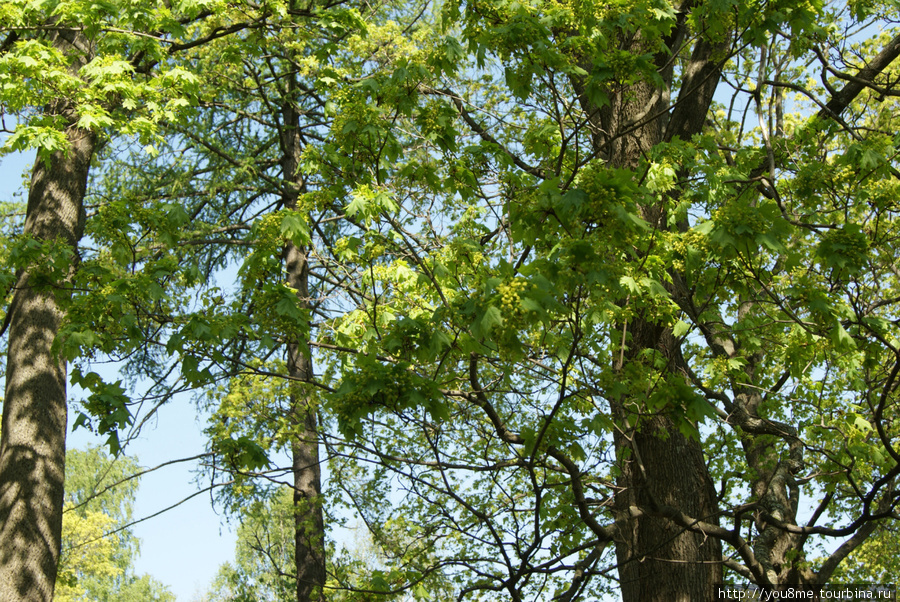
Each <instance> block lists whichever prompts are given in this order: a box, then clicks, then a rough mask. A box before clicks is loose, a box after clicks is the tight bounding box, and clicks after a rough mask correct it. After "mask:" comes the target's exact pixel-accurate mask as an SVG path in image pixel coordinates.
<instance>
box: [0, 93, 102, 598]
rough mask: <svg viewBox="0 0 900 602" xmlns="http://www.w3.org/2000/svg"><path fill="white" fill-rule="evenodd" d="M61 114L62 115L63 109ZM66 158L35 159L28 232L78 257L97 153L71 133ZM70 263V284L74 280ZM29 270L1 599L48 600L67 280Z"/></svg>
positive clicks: (0, 512)
mask: <svg viewBox="0 0 900 602" xmlns="http://www.w3.org/2000/svg"><path fill="white" fill-rule="evenodd" d="M56 112H57V113H63V112H64V111H63V110H62V109H60V108H58V109H57V111H56ZM67 136H68V140H69V148H68V150H67V152H56V153H53V155H52V156H51V157H50V158H49V160H48V161H46V162H45V161H43V160H41V159H40V158H39V159H38V160H37V161H36V163H35V166H34V171H33V174H32V179H31V188H30V191H29V195H28V209H27V213H26V218H25V233H26V235H30V236H32V237H34V238H35V239H37V240H40V241H56V243H57V244H60V245H64V246H65V247H66V248H67V249H68V250H70V251H71V252H72V257H73V258H74V257H75V251H76V246H77V244H78V241H79V240H80V238H81V235H82V232H83V230H84V209H83V200H84V195H85V191H86V188H87V176H88V169H89V167H90V162H91V156H92V155H93V152H94V147H95V143H96V140H95V136H94V135H93V134H91V133H90V132H86V131H84V130H81V129H78V128H75V127H70V128H69V129H68V131H67ZM74 268H75V266H74V263H73V265H72V266H71V270H70V271H69V274H68V275H67V276H71V273H72V271H73V270H74ZM41 270H42V266H34V267H33V268H30V269H28V270H26V271H23V272H22V273H20V274H19V277H18V281H17V285H16V290H15V294H14V296H13V300H12V303H11V305H10V308H9V315H8V323H9V350H8V356H7V364H6V396H5V398H4V402H3V428H2V431H3V432H2V439H0V600H4V601H5V600H10V601H13V600H15V601H17V602H21V601H32V600H34V601H49V600H51V599H52V597H53V589H54V584H55V581H56V573H57V563H58V561H59V553H60V546H61V534H62V508H63V481H64V473H65V455H66V416H67V407H66V362H65V360H64V359H63V358H60V357H58V355H56V354H55V353H54V351H53V349H52V346H53V342H54V339H55V338H56V335H57V332H58V331H59V327H60V323H61V321H62V319H63V317H64V314H65V308H64V305H63V302H64V299H65V297H66V296H67V294H68V293H67V292H66V290H65V288H66V284H67V283H66V278H67V276H64V277H63V278H62V279H61V280H59V279H58V280H56V281H50V280H48V278H47V275H46V274H42V273H41Z"/></svg>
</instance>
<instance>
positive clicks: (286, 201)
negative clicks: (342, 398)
mask: <svg viewBox="0 0 900 602" xmlns="http://www.w3.org/2000/svg"><path fill="white" fill-rule="evenodd" d="M291 83H293V82H291ZM290 92H294V93H296V90H295V89H294V86H291V85H290V84H289V98H293V97H294V96H293V95H291V94H290ZM282 117H283V122H282V128H283V131H282V133H281V142H282V170H283V172H284V173H283V177H284V190H283V193H282V204H283V206H284V208H285V209H291V210H296V209H297V199H298V198H299V194H300V191H301V190H302V189H303V181H302V178H301V177H300V174H299V158H300V153H301V151H302V144H303V141H302V139H301V136H300V129H299V126H300V123H299V120H300V115H299V113H298V112H297V111H296V109H295V108H294V107H293V105H291V104H290V103H288V104H286V105H285V106H284V108H283V110H282ZM284 259H285V269H286V271H287V283H288V286H290V287H291V288H293V289H296V291H297V296H298V298H299V299H300V302H301V304H303V305H304V306H305V307H306V308H307V309H308V308H309V305H310V302H309V298H310V297H309V250H308V249H307V248H304V247H301V246H298V245H297V244H295V243H293V242H288V243H287V244H286V246H285V250H284ZM309 326H310V325H309V323H308V322H307V324H306V327H305V328H303V329H301V330H302V331H303V333H298V335H299V336H300V337H301V338H302V337H307V336H308V335H307V334H306V333H308V332H309ZM288 375H289V376H290V378H291V379H293V380H294V381H295V382H297V381H299V382H310V381H311V380H312V378H313V362H312V356H311V354H310V349H309V342H308V340H306V339H305V338H303V339H302V340H296V341H293V342H291V343H290V344H289V345H288ZM293 390H294V393H292V394H291V414H292V419H293V424H294V427H295V429H296V433H295V438H294V441H293V443H292V445H291V453H292V469H293V477H294V512H295V524H296V533H295V562H296V571H297V601H298V602H307V601H309V602H324V601H325V594H324V588H325V578H326V574H325V520H324V516H323V513H322V499H321V495H322V483H321V481H322V476H321V467H320V464H319V432H318V424H317V416H316V407H315V403H314V400H312V399H311V398H310V397H309V396H308V394H307V391H308V390H306V389H300V388H298V387H294V389H293Z"/></svg>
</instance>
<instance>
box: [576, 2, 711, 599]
mask: <svg viewBox="0 0 900 602" xmlns="http://www.w3.org/2000/svg"><path fill="white" fill-rule="evenodd" d="M687 31H688V29H687V25H686V19H685V15H684V14H682V15H681V17H680V18H679V23H678V25H677V26H676V27H675V29H674V30H673V32H672V34H671V35H670V37H669V39H667V40H666V44H667V46H668V47H669V48H670V50H671V52H672V53H677V52H679V49H680V47H681V45H682V43H683V40H684V39H685V38H686V33H687ZM645 46H646V43H645V42H644V41H643V40H642V39H641V35H640V33H635V34H632V36H631V38H629V39H627V40H622V46H621V47H622V48H627V49H629V50H630V51H631V52H633V53H635V54H642V53H643V52H645V50H644V47H645ZM721 50H723V45H722V44H719V45H716V46H714V45H711V44H710V43H709V42H707V41H705V40H704V39H702V38H701V39H699V40H698V41H697V42H695V45H694V52H693V55H692V56H691V57H690V60H689V61H687V62H686V63H685V66H684V67H683V68H682V73H681V76H682V86H681V92H680V94H679V96H678V105H677V106H676V107H675V109H674V110H672V107H671V99H670V96H669V95H670V92H669V89H668V87H669V85H670V84H671V82H672V81H673V65H674V63H675V61H673V60H671V54H669V53H661V54H660V55H658V56H657V57H656V61H655V62H656V64H657V65H658V66H659V71H658V73H659V75H660V76H661V77H662V80H663V81H664V82H665V86H663V87H662V88H660V87H657V86H655V85H653V84H651V83H650V82H647V81H638V82H637V83H634V84H630V85H627V86H626V85H622V84H615V85H613V86H611V87H610V89H609V90H608V97H609V103H608V104H606V105H604V106H602V107H598V106H593V105H592V104H591V102H590V101H589V100H588V99H587V98H586V97H585V95H584V94H583V90H582V89H581V87H580V85H579V82H577V81H576V82H574V84H575V89H576V92H577V93H579V96H580V98H579V101H580V103H581V106H582V108H583V109H585V111H586V112H587V113H588V114H589V115H592V116H593V117H592V119H593V121H594V128H593V130H594V132H595V135H594V138H593V142H594V145H595V151H596V152H597V155H598V156H600V157H606V159H607V163H608V164H609V165H610V166H611V167H616V168H626V169H636V168H637V167H638V165H639V163H640V161H641V159H642V157H646V156H647V154H648V153H649V151H650V150H651V149H652V148H653V147H654V146H656V145H657V144H659V143H661V142H663V141H665V140H666V139H671V138H673V137H674V136H679V137H680V138H682V139H686V140H687V139H690V137H691V136H692V135H693V134H695V133H698V132H699V131H700V129H701V128H702V127H703V124H704V122H705V119H706V112H707V111H708V109H709V105H710V101H711V99H712V93H713V91H714V90H715V87H716V85H717V83H718V79H719V69H718V66H717V65H716V64H715V63H714V62H713V60H712V59H711V57H712V56H713V55H714V54H715V53H716V51H721ZM720 54H722V53H721V52H720ZM670 111H671V113H670ZM641 123H643V125H642V126H640V127H635V126H636V125H638V124H641ZM640 210H641V213H642V217H643V218H644V219H645V220H646V221H647V222H648V223H650V224H651V226H652V227H655V228H658V229H665V228H666V227H667V218H666V215H665V213H664V211H663V209H662V208H660V207H658V206H652V205H646V206H642V207H641V208H640ZM620 331H624V332H625V333H627V337H628V338H629V339H630V340H628V341H627V342H623V344H625V345H626V346H627V353H626V354H625V355H624V358H623V359H624V360H625V361H639V357H640V356H641V351H642V350H647V349H653V350H657V351H659V352H660V353H662V354H663V356H664V357H666V358H668V359H669V366H668V368H667V370H668V371H669V372H672V373H678V372H680V370H681V367H682V366H681V363H682V362H683V360H681V351H680V348H679V344H678V342H677V340H676V339H675V338H674V337H673V336H672V333H671V329H669V328H667V327H664V326H663V325H661V324H658V323H656V322H654V321H653V320H652V319H650V320H648V319H646V318H644V317H642V316H640V315H638V316H636V317H635V318H634V319H633V320H631V321H630V322H629V323H628V324H627V325H622V327H621V330H620ZM673 378H683V375H679V374H673ZM646 401H647V400H646V399H645V398H644V397H642V396H641V394H635V395H632V396H630V397H627V398H619V399H615V398H614V399H610V405H611V408H612V413H613V416H614V418H615V419H616V421H617V424H618V425H619V428H620V429H621V430H617V432H616V434H615V447H616V455H617V464H618V466H619V470H620V473H619V476H618V477H617V479H616V485H617V488H618V490H619V493H618V494H617V495H616V498H615V503H614V507H613V509H614V512H615V515H616V519H617V523H618V524H619V527H620V528H619V531H620V537H619V538H618V540H617V542H616V555H617V560H618V563H619V578H620V582H621V593H622V600H623V601H624V602H655V601H658V602H690V601H694V600H712V599H714V591H715V588H714V585H715V584H716V583H721V582H722V546H721V542H720V541H719V540H718V539H716V538H714V537H710V536H706V535H704V534H702V533H695V532H690V531H687V530H685V528H684V527H681V526H678V525H676V524H674V523H673V522H672V521H670V520H669V519H667V518H663V517H662V516H660V515H659V514H655V510H656V509H657V508H659V507H662V506H671V507H675V508H678V509H679V510H680V511H681V512H683V513H685V514H687V515H688V516H692V517H693V518H696V519H700V520H704V521H706V522H708V523H713V524H717V522H718V520H717V516H716V515H717V508H718V504H717V500H716V495H715V488H714V487H713V485H712V481H711V479H710V476H709V470H708V467H707V465H706V461H705V459H704V457H703V451H702V447H701V445H700V442H699V441H698V440H696V439H693V438H688V437H685V436H684V435H683V434H682V433H681V431H680V430H679V429H678V428H677V426H676V424H675V422H674V421H673V420H672V418H670V417H669V416H667V415H666V414H665V413H654V412H653V411H652V410H650V409H648V408H647V404H646ZM634 413H637V414H639V415H641V416H642V417H643V418H642V419H641V420H640V422H639V423H637V424H632V423H629V419H628V416H629V415H634ZM634 509H639V510H640V511H641V512H640V513H639V516H637V517H636V516H635V513H634V512H633V510H634Z"/></svg>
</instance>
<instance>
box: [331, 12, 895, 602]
mask: <svg viewBox="0 0 900 602" xmlns="http://www.w3.org/2000/svg"><path fill="white" fill-rule="evenodd" d="M882 10H883V11H887V12H882ZM720 11H721V7H719V6H718V5H712V4H708V3H706V4H705V3H691V4H684V5H674V6H668V5H656V4H653V3H628V4H619V5H616V6H609V5H606V4H600V3H597V4H592V3H589V4H587V5H583V4H580V5H577V6H575V5H571V4H568V3H557V2H537V3H529V4H527V5H526V4H521V3H477V2H476V3H465V4H462V3H459V4H455V3H449V4H448V5H447V7H446V9H445V13H444V15H445V18H446V19H447V23H448V24H452V26H455V27H458V28H459V29H458V30H457V31H459V34H460V37H461V39H462V40H463V41H464V43H465V46H466V47H467V48H468V50H469V52H470V53H471V54H470V56H471V57H472V63H471V64H467V65H466V68H465V69H460V68H459V65H458V63H455V62H452V61H450V59H449V57H450V56H458V52H459V50H458V49H459V48H460V47H462V45H451V44H448V45H446V46H445V47H444V48H442V50H443V57H444V59H445V60H444V62H441V61H439V60H432V61H431V62H430V63H427V64H428V65H429V66H431V67H434V65H446V64H450V67H447V68H445V69H446V71H445V74H446V75H447V79H445V80H444V82H442V86H441V87H437V86H433V87H429V84H428V82H424V83H423V82H420V83H419V87H418V91H419V92H420V94H421V95H422V98H423V100H422V103H421V105H420V106H421V107H423V108H421V109H419V110H418V111H417V112H414V113H413V115H414V117H413V118H411V120H410V121H415V124H416V125H417V126H418V128H415V129H414V128H413V126H412V125H411V124H410V123H409V122H405V123H404V127H405V128H407V130H406V131H407V132H408V133H410V136H412V137H413V138H414V140H415V141H416V143H418V144H420V145H423V146H426V145H427V146H428V148H430V149H431V152H433V153H435V154H440V155H441V156H442V157H443V165H444V166H445V167H444V168H442V169H441V168H438V169H437V172H436V174H435V175H433V176H432V179H433V180H436V181H438V182H440V184H438V185H434V184H433V185H431V191H430V193H427V197H426V200H423V201H421V205H420V206H416V205H414V204H413V202H412V201H410V202H409V203H410V204H409V206H408V207H402V208H401V214H402V215H403V216H404V217H403V218H397V217H396V216H394V215H386V214H385V213H387V212H384V213H382V214H381V215H380V216H379V217H380V219H381V224H382V225H383V227H384V235H383V237H382V238H381V239H379V243H380V244H382V245H384V249H385V251H384V253H383V254H382V255H381V256H380V258H379V259H378V260H377V261H372V262H371V263H370V264H369V268H370V273H371V274H372V277H371V279H370V280H363V281H362V283H361V284H360V289H361V291H360V292H361V296H362V297H363V298H365V299H366V301H365V302H363V303H360V305H359V307H358V309H357V311H355V312H348V313H347V314H345V315H343V316H341V317H340V318H339V319H338V320H337V321H336V322H335V323H334V325H333V326H332V329H331V333H332V335H331V336H332V337H333V338H332V339H330V340H328V341H326V342H327V343H329V344H331V345H332V348H335V349H336V348H340V349H342V350H349V351H350V352H349V353H343V354H337V353H336V354H335V355H334V356H333V358H334V359H333V361H334V362H335V363H336V365H338V366H339V367H340V368H339V369H340V371H341V373H342V380H341V384H340V386H339V387H338V391H337V394H336V395H335V397H334V399H333V404H334V405H333V406H332V407H333V408H334V410H335V412H336V417H337V420H338V421H339V423H340V425H341V429H342V432H343V433H344V434H345V436H346V437H347V439H349V441H340V440H339V439H334V440H333V445H334V447H333V450H334V451H333V452H332V453H333V455H334V456H335V457H341V456H347V455H355V456H356V458H357V461H358V463H359V464H360V465H361V466H364V465H365V464H367V463H370V464H374V465H379V466H381V467H383V470H382V472H381V473H378V472H376V471H367V472H369V473H370V474H372V477H373V479H374V481H373V484H371V485H368V486H366V488H365V489H362V490H360V491H359V492H352V491H348V492H347V493H348V495H350V496H351V497H352V499H353V500H354V501H355V502H356V503H357V504H358V506H359V507H360V508H362V509H363V512H364V513H369V515H370V516H371V517H372V520H373V522H377V519H378V517H380V516H381V515H382V514H383V513H386V511H385V509H384V507H385V505H387V504H389V503H390V495H389V494H385V495H384V496H381V497H378V496H376V498H375V499H374V500H371V501H368V500H367V499H366V497H365V496H364V495H363V492H365V491H372V490H373V489H375V490H377V487H378V485H376V483H380V484H381V486H383V487H386V486H387V485H386V484H387V479H388V478H394V479H399V480H400V481H401V482H402V483H403V488H404V489H405V490H406V491H408V492H409V495H408V496H407V498H405V499H404V500H403V501H402V502H401V503H399V504H398V506H399V507H398V508H396V509H395V510H394V512H395V513H401V512H402V513H404V514H408V515H412V516H416V517H418V518H417V519H415V520H414V523H417V524H420V525H422V526H423V527H422V530H421V532H420V533H421V534H420V536H419V537H421V538H422V539H423V540H427V541H431V542H433V545H434V546H435V547H436V548H437V549H441V546H440V543H441V542H450V541H452V542H453V543H452V544H450V543H445V546H446V549H447V550H448V551H447V552H446V556H445V557H444V558H445V559H446V561H447V562H448V563H452V565H453V566H455V567H456V569H457V571H458V572H457V573H456V575H457V576H458V580H459V583H458V587H459V590H460V591H461V592H462V594H467V593H471V594H472V595H473V596H474V595H477V594H476V592H492V591H493V592H503V595H504V596H510V597H511V598H512V599H532V598H534V597H535V596H541V595H552V596H553V597H554V599H562V600H571V599H578V598H581V597H593V596H594V595H597V594H598V593H599V592H601V591H602V588H603V585H602V584H597V583H596V579H597V578H598V577H600V576H602V575H606V574H608V573H609V572H611V571H612V570H613V569H615V570H616V571H617V572H618V577H619V587H620V588H621V595H622V597H623V599H625V600H648V599H671V598H679V597H683V598H685V599H702V598H710V597H712V586H713V584H714V583H716V582H717V581H721V580H723V579H727V580H731V579H742V580H748V581H752V582H754V583H758V584H760V585H784V584H808V583H822V582H827V581H829V580H830V579H831V578H832V575H833V571H834V570H835V568H836V567H837V566H838V565H840V563H841V562H843V560H844V559H845V558H846V556H847V554H849V553H850V552H851V551H853V550H855V549H857V548H858V547H859V546H860V545H862V544H863V542H865V541H866V540H867V539H869V538H871V537H872V536H873V534H874V533H876V532H877V529H878V528H879V524H881V525H883V526H884V527H885V528H887V529H888V531H884V532H885V533H887V532H889V530H890V527H889V526H887V524H889V523H890V522H891V521H893V520H895V519H896V518H897V512H896V504H897V496H896V494H895V489H894V487H895V485H894V482H895V478H896V475H897V474H898V471H900V468H898V464H897V459H898V456H897V451H896V448H895V445H896V443H895V442H896V437H897V433H896V429H895V426H894V423H893V421H891V420H889V419H886V416H888V415H889V412H890V410H889V408H892V407H894V404H895V403H896V397H895V394H894V386H895V379H896V374H897V372H898V366H900V363H898V359H900V356H898V355H897V351H896V344H895V342H894V341H895V340H896V338H895V337H896V336H897V332H896V324H895V323H894V319H895V318H894V315H895V314H894V312H895V311H896V307H895V303H896V295H895V293H896V285H897V282H896V274H894V272H893V268H892V267H891V266H892V259H890V258H892V257H894V256H895V251H894V249H893V240H894V234H893V231H894V228H895V220H896V206H895V205H894V204H892V203H891V202H890V201H888V200H887V199H888V196H884V194H888V195H890V194H891V193H886V190H894V188H895V186H896V184H897V181H896V180H897V171H896V157H897V154H896V138H895V136H894V135H893V134H892V133H891V132H892V131H893V126H892V125H890V124H893V123H894V122H895V120H896V119H897V105H896V100H895V99H896V96H897V90H896V88H895V83H894V82H895V78H896V76H895V70H894V69H893V67H892V64H893V62H894V59H895V58H896V56H897V54H898V50H900V45H898V44H900V38H897V37H893V38H892V37H891V36H893V35H895V30H894V31H891V30H888V31H886V32H885V33H883V34H882V33H880V25H884V26H885V27H887V26H888V25H887V24H889V23H891V21H890V17H887V16H886V15H887V14H888V13H889V9H887V8H886V7H881V6H873V5H866V6H862V5H859V4H855V3H850V4H849V5H833V6H819V5H791V6H787V5H785V6H781V5H772V4H770V5H766V6H765V7H763V8H762V10H761V9H760V7H759V6H758V5H755V4H740V3H733V4H730V5H729V12H728V16H727V17H723V14H722V13H721V12H720ZM868 28H871V29H868ZM846 30H850V31H866V32H868V31H879V33H876V34H873V35H872V37H871V39H867V40H859V41H858V42H856V43H854V42H852V41H848V40H847V39H846V37H845V36H844V35H843V33H842V32H844V31H846ZM452 31H453V30H452V29H448V32H452ZM454 53H455V54H454ZM851 57H857V58H851ZM403 69H404V71H405V72H409V71H410V69H409V66H408V65H404V66H403ZM808 70H809V71H808ZM810 71H812V72H814V73H817V74H822V75H821V78H822V81H823V84H822V86H821V87H820V88H816V87H815V86H814V85H813V84H809V83H807V75H809V74H810ZM473 73H475V74H477V75H478V76H480V77H477V78H476V77H470V76H472V74H473ZM454 76H455V80H456V81H454V79H451V78H452V77H454ZM459 80H462V81H459ZM810 81H811V80H810ZM370 87H371V88H372V89H373V92H372V95H371V96H370V97H369V98H371V99H372V102H374V101H375V99H377V98H381V97H382V94H384V88H379V87H377V86H376V85H371V86H370ZM788 91H792V92H796V93H798V96H797V97H795V98H794V99H793V100H790V101H789V100H787V99H786V98H785V97H786V95H787V93H788ZM792 110H793V112H791V111H792ZM449 114H452V115H453V117H450V118H448V115H449ZM429 118H430V119H429ZM442 118H443V120H442ZM757 123H758V125H756V124H757ZM459 129H462V131H463V132H465V133H461V132H460V131H459ZM335 137H338V134H337V133H336V135H335ZM448 140H449V141H452V142H450V143H448V142H446V141H448ZM414 161H415V159H410V160H409V161H408V164H413V163H414ZM404 167H405V166H398V167H397V170H396V172H395V173H397V174H402V173H403V170H404ZM398 181H399V179H396V180H392V181H391V184H390V185H391V186H394V188H393V189H392V191H397V190H402V185H400V184H398ZM398 196H400V195H399V194H398ZM425 208H430V209H431V212H432V213H431V215H434V214H435V213H436V214H439V215H442V216H448V215H450V216H452V218H451V219H450V220H448V222H449V224H448V225H447V226H446V228H444V229H443V230H442V229H441V228H440V227H438V226H435V225H434V223H433V222H432V221H431V220H429V218H428V217H427V216H428V214H427V213H426V209H425ZM454 211H456V213H455V214H454V213H453V212H454ZM385 265H387V266H388V268H387V269H382V270H381V271H376V269H377V268H379V267H383V266H385ZM354 350H358V353H353V351H354ZM704 425H705V426H704ZM861 445H862V446H866V447H865V449H866V451H863V450H864V447H860V446H861ZM714 484H719V485H718V490H716V485H714ZM816 498H820V499H821V500H822V501H821V502H820V503H819V504H818V505H817V506H815V505H814V507H815V509H814V510H812V513H811V515H808V518H804V513H803V512H802V511H801V509H802V508H803V504H804V503H806V500H815V499H816ZM886 523H887V524H886ZM724 525H728V526H724ZM828 542H832V543H828ZM612 546H614V547H615V551H616V558H615V560H611V559H609V557H608V554H607V553H606V552H607V550H608V549H609V548H610V547H612ZM573 557H574V558H575V559H577V560H575V561H574V562H573V561H572V560H571V559H572V558H573Z"/></svg>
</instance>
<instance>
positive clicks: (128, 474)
mask: <svg viewBox="0 0 900 602" xmlns="http://www.w3.org/2000/svg"><path fill="white" fill-rule="evenodd" d="M138 470H139V466H138V463H137V461H136V460H135V459H134V458H130V457H127V456H119V457H117V458H110V456H109V455H108V453H107V452H106V451H105V450H102V449H100V448H97V447H91V448H87V449H85V450H79V449H73V450H70V451H69V452H68V454H67V457H66V503H65V509H64V512H63V536H62V540H63V543H62V556H61V560H60V568H59V575H60V577H59V580H58V583H57V588H56V593H55V597H54V599H55V600H59V601H60V602H78V601H80V600H92V601H98V602H139V601H144V600H152V601H154V602H174V600H175V597H174V596H173V595H172V594H171V593H170V592H169V591H168V590H167V589H166V588H165V587H164V586H162V585H160V584H159V583H158V582H157V581H156V580H154V579H153V578H152V577H151V576H149V575H136V574H135V572H134V568H133V567H134V562H135V560H136V558H137V555H138V553H139V542H138V540H137V538H136V537H135V536H134V535H133V534H132V532H131V530H130V528H129V527H128V525H129V523H131V521H132V520H133V518H134V516H133V515H134V512H133V508H134V500H135V496H136V494H137V489H138V485H139V479H138V478H136V477H134V475H135V474H137V472H138Z"/></svg>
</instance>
